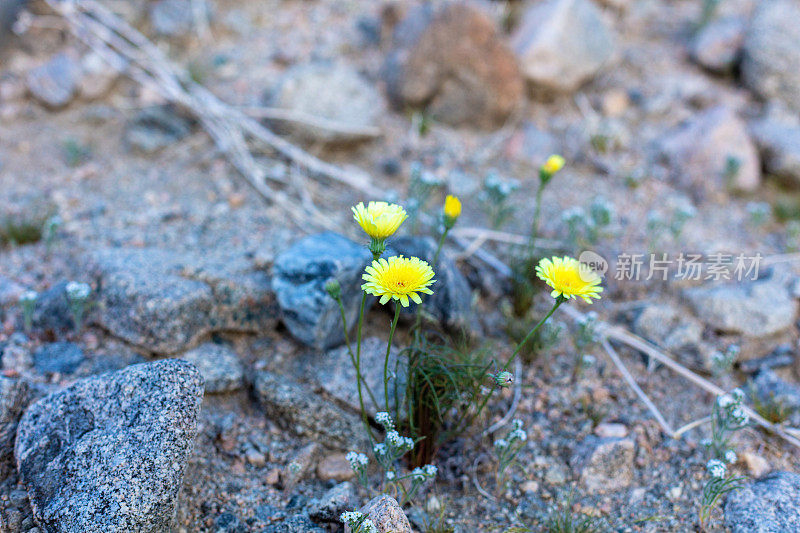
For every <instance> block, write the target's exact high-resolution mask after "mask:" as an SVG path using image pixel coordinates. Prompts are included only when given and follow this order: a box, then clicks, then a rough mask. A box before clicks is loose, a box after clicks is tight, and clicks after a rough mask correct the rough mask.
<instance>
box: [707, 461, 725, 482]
mask: <svg viewBox="0 0 800 533" xmlns="http://www.w3.org/2000/svg"><path fill="white" fill-rule="evenodd" d="M706 470H708V473H709V475H710V476H711V477H715V478H724V477H725V475H726V474H727V473H728V467H726V466H725V463H723V462H722V461H719V460H717V459H711V460H710V461H709V462H708V463H706Z"/></svg>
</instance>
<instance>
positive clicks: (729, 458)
mask: <svg viewBox="0 0 800 533" xmlns="http://www.w3.org/2000/svg"><path fill="white" fill-rule="evenodd" d="M737 459H738V457H737V456H736V452H735V451H733V450H728V451H727V452H725V461H726V462H727V463H728V464H729V465H732V464H733V463H735V462H736V460H737Z"/></svg>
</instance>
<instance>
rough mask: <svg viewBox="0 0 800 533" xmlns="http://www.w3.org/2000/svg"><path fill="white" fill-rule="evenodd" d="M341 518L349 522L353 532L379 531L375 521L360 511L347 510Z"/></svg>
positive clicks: (367, 532) (369, 532) (374, 532)
mask: <svg viewBox="0 0 800 533" xmlns="http://www.w3.org/2000/svg"><path fill="white" fill-rule="evenodd" d="M339 519H340V520H341V521H342V522H344V523H345V524H347V525H348V526H349V527H350V529H351V530H353V533H378V528H377V527H375V523H374V522H373V521H372V520H370V519H369V518H367V517H366V516H365V515H364V513H359V512H358V511H345V512H344V513H342V514H341V515H340V516H339Z"/></svg>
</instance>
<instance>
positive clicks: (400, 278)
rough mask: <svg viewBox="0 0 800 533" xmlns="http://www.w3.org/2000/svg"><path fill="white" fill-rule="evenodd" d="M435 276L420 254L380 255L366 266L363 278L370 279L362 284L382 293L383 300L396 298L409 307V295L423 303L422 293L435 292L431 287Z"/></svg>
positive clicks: (363, 286) (373, 293)
mask: <svg viewBox="0 0 800 533" xmlns="http://www.w3.org/2000/svg"><path fill="white" fill-rule="evenodd" d="M433 276H434V273H433V269H432V268H431V267H430V265H429V264H428V263H426V262H425V261H423V260H421V259H418V258H416V257H403V256H393V257H390V258H389V259H388V260H387V259H384V258H380V259H378V260H377V261H373V262H372V265H370V266H368V267H367V268H366V269H365V273H364V275H363V276H362V279H363V280H364V281H366V283H364V284H363V285H362V286H361V288H362V289H363V290H364V292H366V293H367V294H372V295H374V296H379V297H380V303H381V304H385V303H386V302H388V301H389V300H390V299H392V300H396V301H398V302H400V304H401V305H402V306H403V307H408V305H409V302H408V300H409V298H410V299H411V300H413V301H414V302H415V303H418V304H419V303H422V298H421V297H420V296H419V293H423V294H433V291H432V290H431V289H430V288H429V285H431V284H432V283H434V282H435V281H436V280H435V279H433Z"/></svg>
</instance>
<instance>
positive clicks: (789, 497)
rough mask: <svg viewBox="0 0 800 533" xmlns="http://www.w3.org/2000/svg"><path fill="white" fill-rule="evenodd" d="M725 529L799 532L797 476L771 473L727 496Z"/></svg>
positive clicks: (799, 479)
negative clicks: (726, 527)
mask: <svg viewBox="0 0 800 533" xmlns="http://www.w3.org/2000/svg"><path fill="white" fill-rule="evenodd" d="M725 525H726V526H728V527H729V528H730V530H731V531H732V533H784V532H786V533H788V532H789V531H800V475H797V474H795V473H793V472H775V473H773V474H770V475H768V476H766V477H764V478H761V479H759V480H756V481H752V482H750V483H748V484H747V485H745V487H744V488H743V489H741V490H738V491H735V492H732V493H730V494H728V497H727V500H726V501H725Z"/></svg>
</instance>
